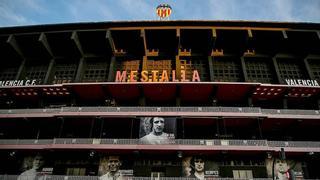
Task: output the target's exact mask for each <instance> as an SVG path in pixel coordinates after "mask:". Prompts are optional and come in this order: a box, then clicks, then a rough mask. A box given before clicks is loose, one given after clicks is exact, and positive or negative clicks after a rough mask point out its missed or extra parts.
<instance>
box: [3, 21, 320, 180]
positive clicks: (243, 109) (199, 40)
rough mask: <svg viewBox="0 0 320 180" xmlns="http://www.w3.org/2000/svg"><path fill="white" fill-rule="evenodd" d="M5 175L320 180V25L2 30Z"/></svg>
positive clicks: (108, 25)
mask: <svg viewBox="0 0 320 180" xmlns="http://www.w3.org/2000/svg"><path fill="white" fill-rule="evenodd" d="M0 52H1V61H0V64H1V66H0V69H1V71H0V108H1V109H0V174H1V175H0V179H1V178H3V179H10V178H13V179H20V180H21V179H24V178H25V179H26V178H29V179H33V178H38V179H45V178H47V179H68V178H79V179H98V178H100V179H134V178H138V177H149V178H150V177H151V178H155V179H158V178H161V177H167V178H168V177H174V178H198V179H204V178H206V179H209V178H235V179H243V178H245V179H253V178H275V179H302V178H305V179H308V178H313V179H314V178H320V173H319V163H320V154H319V152H320V133H319V129H320V115H319V107H320V101H319V100H320V99H319V95H320V87H319V83H320V24H315V23H284V22H245V21H145V22H101V23H76V24H57V25H38V26H23V27H7V28H0Z"/></svg>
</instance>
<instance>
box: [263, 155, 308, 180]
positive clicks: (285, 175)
mask: <svg viewBox="0 0 320 180" xmlns="http://www.w3.org/2000/svg"><path fill="white" fill-rule="evenodd" d="M273 163H274V165H273ZM272 167H274V170H273V172H272ZM266 168H267V173H268V177H269V178H272V174H273V173H274V177H275V179H279V180H289V179H292V177H290V176H292V175H294V176H295V178H296V179H303V171H302V164H301V162H297V161H294V160H281V159H273V158H271V159H266ZM290 170H292V173H290Z"/></svg>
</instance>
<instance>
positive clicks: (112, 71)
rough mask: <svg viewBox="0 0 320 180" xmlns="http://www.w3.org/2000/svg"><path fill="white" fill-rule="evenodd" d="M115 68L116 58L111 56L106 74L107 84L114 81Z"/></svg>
mask: <svg viewBox="0 0 320 180" xmlns="http://www.w3.org/2000/svg"><path fill="white" fill-rule="evenodd" d="M115 68H116V57H115V56H112V57H111V61H110V66H109V74H108V81H109V82H112V81H114V74H115Z"/></svg>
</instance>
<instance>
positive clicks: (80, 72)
mask: <svg viewBox="0 0 320 180" xmlns="http://www.w3.org/2000/svg"><path fill="white" fill-rule="evenodd" d="M85 63H86V59H85V58H84V57H82V58H81V59H80V62H79V65H78V69H77V74H76V78H75V80H74V81H75V82H80V81H81V79H82V75H83V72H84V68H85Z"/></svg>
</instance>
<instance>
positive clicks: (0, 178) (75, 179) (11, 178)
mask: <svg viewBox="0 0 320 180" xmlns="http://www.w3.org/2000/svg"><path fill="white" fill-rule="evenodd" d="M18 177H19V175H0V180H17V179H18ZM24 179H28V177H26V176H24ZM29 179H30V180H31V178H29ZM37 179H47V180H49V179H50V180H99V176H64V175H43V176H38V178H37ZM123 179H127V180H192V179H196V178H187V177H159V178H158V177H153V178H151V177H124V178H123ZM214 179H215V180H233V178H218V177H215V178H214ZM271 179H272V178H252V180H271ZM238 180H241V179H238ZM243 180H245V179H243Z"/></svg>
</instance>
